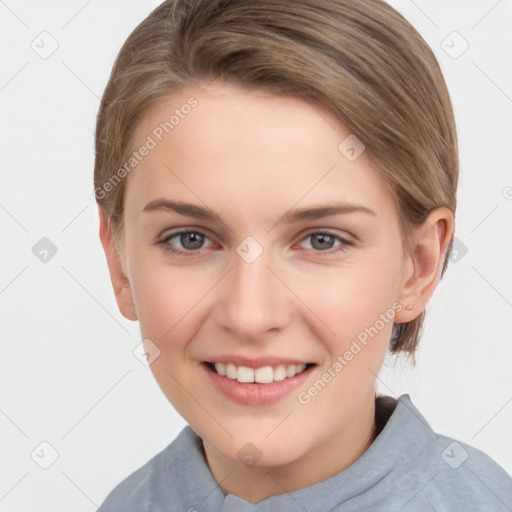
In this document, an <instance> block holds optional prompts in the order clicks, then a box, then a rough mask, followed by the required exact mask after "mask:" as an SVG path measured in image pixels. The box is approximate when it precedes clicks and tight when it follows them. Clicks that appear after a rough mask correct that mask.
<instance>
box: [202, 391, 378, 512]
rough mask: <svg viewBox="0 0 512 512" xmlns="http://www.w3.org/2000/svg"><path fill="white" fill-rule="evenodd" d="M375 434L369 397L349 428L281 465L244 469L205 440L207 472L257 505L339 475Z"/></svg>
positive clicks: (229, 491)
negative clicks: (265, 500) (266, 499)
mask: <svg viewBox="0 0 512 512" xmlns="http://www.w3.org/2000/svg"><path fill="white" fill-rule="evenodd" d="M378 434H379V429H378V425H376V422H375V397H374V396H373V394H372V396H371V397H369V400H368V401H367V402H365V404H364V406H363V407H362V408H361V409H360V411H359V413H358V416H357V417H356V418H354V420H353V421H351V423H350V424H349V425H347V426H346V427H345V428H343V429H342V430H340V431H339V432H337V433H335V434H334V435H333V436H331V437H329V438H327V439H325V440H323V442H321V443H320V444H318V445H315V444H312V445H311V446H312V449H310V450H309V451H307V452H306V453H304V454H303V455H301V456H300V457H298V458H297V459H295V460H293V461H292V462H289V463H287V464H284V465H281V466H266V467H245V466H243V465H241V464H240V463H236V462H234V461H233V460H231V459H228V458H226V457H224V456H223V455H222V454H220V453H219V452H218V451H216V450H215V449H214V448H213V447H212V446H210V445H209V444H208V443H206V442H204V441H203V446H204V451H205V456H206V460H207V463H208V466H209V468H210V471H211V473H212V475H213V477H214V478H215V480H216V482H217V484H218V485H219V487H220V488H221V490H222V491H223V493H224V494H226V495H227V494H233V495H235V496H238V497H239V498H241V499H244V500H246V501H248V502H250V503H257V502H259V501H261V500H263V499H265V498H269V497H270V496H276V495H279V494H284V493H289V492H293V491H296V490H298V489H303V488H305V487H309V486H311V485H314V484H316V483H319V482H322V481H323V480H326V479H328V478H330V477H332V476H334V475H336V474H338V473H339V472H340V471H343V470H344V469H346V468H347V467H349V466H350V465H351V464H353V463H354V462H355V461H356V460H357V459H359V458H360V457H361V455H363V453H364V452H366V450H367V449H368V448H369V447H370V445H371V444H372V442H373V441H374V439H375V438H376V437H377V435H378Z"/></svg>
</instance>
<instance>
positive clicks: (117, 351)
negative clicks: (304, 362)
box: [0, 0, 512, 512]
mask: <svg viewBox="0 0 512 512" xmlns="http://www.w3.org/2000/svg"><path fill="white" fill-rule="evenodd" d="M159 3H160V2H159V1H157V0H152V1H150V0H139V1H137V2H126V1H122V0H109V1H101V2H100V1H99V0H89V1H88V2H87V1H84V0H73V1H66V2H64V1H60V2H57V1H45V2H36V1H34V0H32V1H25V2H20V1H15V0H6V1H3V0H0V24H1V28H0V51H1V68H0V108H1V117H0V130H1V132H0V140H1V141H2V152H1V166H0V172H1V187H0V233H1V253H0V254H1V258H2V259H1V266H0V311H1V322H0V334H1V341H2V357H1V360H0V365H1V366H0V375H1V387H0V389H1V396H0V435H1V439H2V457H1V458H0V470H1V479H0V511H2V512H7V511H8V512H18V511H23V512H30V511H43V510H44V511H66V512H71V511H92V510H95V509H96V507H97V506H98V505H99V504H100V503H101V501H102V500H103V498H104V497H105V496H106V494H107V493H108V492H109V491H110V490H111V489H112V488H113V487H114V485H115V484H117V483H118V482H119V481H120V480H121V479H123V478H124V477H126V476H127V475H128V474H130V473H131V472H132V471H133V470H135V469H136V468H138V467H139V466H140V465H142V464H143V463H144V462H146V461H147V460H148V459H149V458H150V457H151V456H153V455H154V454H156V453H157V452H158V451H160V450H161V449H163V448H164V447H165V446H166V445H167V444H168V443H169V442H170V441H171V440H172V439H174V437H175V436H176V435H177V433H178V432H179V431H180V430H181V429H182V427H183V426H184V425H185V423H184V421H183V419H182V418H181V417H180V416H178V415H177V413H175V412H174V410H173V409H172V407H171V405H170V404H169V403H168V402H167V400H166V399H165V397H164V396H163V394H162V393H161V391H160V389H159V388H158V386H157V384H156V383H155V382H154V380H153V377H152V375H151V373H150V370H149V369H148V368H147V367H145V366H144V365H143V364H141V362H140V361H139V360H138V359H137V358H136V357H135V356H134V354H133V350H134V348H135V347H136V346H137V345H138V344H139V343H140V341H141V340H140V334H139V329H138V324H137V323H133V322H130V321H128V320H126V319H125V318H124V317H122V316H121V314H120V313H119V311H118V309H117V305H116V302H115V298H114V294H113V291H112V289H111V284H110V277H109V274H108V269H107V265H106V261H105V257H104V254H103V250H102V247H101V245H100V240H99V237H98V226H99V223H98V218H97V208H96V203H95V200H94V195H93V181H92V177H93V162H94V148H93V132H94V122H95V117H96V114H97V111H98V106H99V100H100V97H101V95H102V93H103V90H104V87H105V85H106V83H107V80H108V77H109V74H110V71H111V67H112V64H113V62H114V58H115V56H116V55H117V52H118V50H119V48H120V47H121V45H122V43H123V42H124V40H125V39H126V37H127V36H128V35H129V33H130V32H131V31H132V30H133V28H134V27H135V26H136V25H137V24H138V23H139V22H140V21H141V20H142V19H143V18H144V17H145V16H146V15H147V14H148V13H149V12H150V11H151V10H152V9H153V8H154V7H156V6H157V5H158V4H159ZM391 3H392V5H394V6H395V7H396V8H397V9H398V10H399V11H400V12H402V14H404V16H405V17H406V18H407V19H409V20H410V22H411V23H412V24H413V25H414V26H415V27H416V28H417V29H418V30H419V32H420V33H421V34H422V35H423V37H424V38H425V39H426V40H427V42H428V43H429V44H430V45H431V47H432V48H433V50H434V51H435V53H436V55H437V56H438V58H439V60H440V63H441V66H442V69H443V72H444V74H445V77H446V80H447V83H448V87H449V89H450V92H451V95H452V99H453V103H454V108H455V114H456V120H457V125H458V130H459V137H460V157H461V176H460V188H459V196H458V200H459V206H458V212H457V220H456V237H457V239H458V241H457V244H458V245H457V249H458V250H457V255H456V257H455V258H454V260H453V261H452V263H451V264H450V266H449V268H448V271H447V273H446V274H445V277H444V278H443V279H442V281H441V282H440V284H439V286H438V289H437V290H436V292H435V295H434V297H433V299H432V300H431V302H430V303H429V306H428V308H427V311H428V315H427V322H426V327H425V332H424V336H423V339H422V342H421V345H420V349H419V353H418V365H417V367H412V366H411V365H409V364H407V363H405V362H404V361H402V360H401V359H398V360H397V361H396V362H395V360H394V359H389V361H387V363H386V365H385V367H384V368H383V370H382V372H381V374H380V376H379V380H378V385H379V391H381V392H384V393H386V394H390V395H394V396H398V395H400V394H402V393H409V394H410V395H411V397H412V399H413V401H414V402H415V403H416V405H417V406H418V407H419V409H420V411H421V412H422V413H423V414H424V415H425V416H426V418H427V419H428V420H429V422H430V424H431V425H432V427H433V428H434V429H435V430H437V431H438V432H440V433H443V434H447V435H449V436H452V437H455V438H456V439H459V440H462V441H465V442H467V443H469V444H472V445H474V446H476V447H478V448H480V449H482V450H483V451H485V452H486V453H488V454H489V455H490V456H491V457H493V458H494V459H495V460H496V461H497V462H498V463H500V464H501V465H502V466H504V467H505V469H506V470H507V471H508V472H509V473H512V446H511V441H510V432H512V371H511V367H512V365H511V362H510V361H511V357H512V272H511V270H510V269H511V262H512V229H511V226H512V223H511V220H512V172H511V165H510V161H509V158H510V156H509V155H510V148H511V145H512V144H511V143H512V140H511V126H510V120H511V119H512V71H511V64H510V63H511V62H512V59H511V56H512V55H511V54H512V51H511V47H512V35H511V30H510V27H511V26H512V2H511V1H510V0H501V1H496V0H481V1H472V2H468V1H463V0H457V1H449V2H448V1H444V0H436V1H428V2H427V1H426V0H421V1H420V0H417V1H416V2H412V1H410V0H394V1H392V2H391ZM45 31H46V32H47V33H48V34H42V35H41V33H42V32H45ZM454 32H457V34H454ZM56 44H58V48H57V49H56V50H55V52H54V53H53V54H51V55H47V53H49V52H50V51H51V50H52V49H53V48H52V45H56ZM466 44H467V45H469V46H468V48H467V49H466V50H465V51H464V52H463V53H461V52H462V51H463V50H464V49H465V46H466ZM45 52H46V53H45ZM43 57H46V58H43ZM43 237H47V238H48V239H49V240H50V241H51V243H52V244H53V245H54V246H55V247H56V250H57V252H56V253H55V254H54V255H52V253H51V250H50V252H48V253H47V254H46V259H47V261H46V262H43V261H41V260H40V259H39V258H41V257H43V256H45V253H44V252H41V251H44V250H45V247H46V248H47V246H48V241H43V242H40V240H41V239H42V238H43ZM37 244H42V245H37ZM45 244H46V245H45ZM34 246H35V247H36V249H34V250H33V248H34ZM34 252H35V253H36V254H34ZM37 255H38V256H39V257H37ZM42 442H43V443H45V444H42V445H41V443H42ZM54 459H55V460H54ZM50 464H51V465H50ZM48 465H49V467H48V468H47V469H43V467H41V466H48Z"/></svg>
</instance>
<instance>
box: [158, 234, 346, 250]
mask: <svg viewBox="0 0 512 512" xmlns="http://www.w3.org/2000/svg"><path fill="white" fill-rule="evenodd" d="M187 233H195V234H200V235H202V236H204V237H205V238H208V237H207V236H206V234H205V233H203V232H201V231H198V230H195V229H183V230H180V231H176V232H174V233H169V235H167V236H166V237H165V238H164V239H162V240H159V241H158V242H157V244H159V245H161V246H162V249H163V250H164V251H165V252H168V253H171V254H177V255H180V256H185V257H193V256H196V255H197V253H198V252H199V251H200V250H201V249H196V250H191V251H180V250H177V249H174V248H173V247H172V246H171V245H170V244H169V243H168V242H169V241H170V240H172V239H173V238H176V237H179V236H181V235H184V234H187ZM313 235H327V236H331V237H333V238H334V239H336V240H337V241H339V242H341V243H342V245H339V246H338V247H337V248H335V249H330V250H327V251H317V250H315V249H311V250H312V251H314V252H316V253H318V254H321V255H332V254H334V253H337V252H343V251H345V250H346V249H347V246H351V245H353V244H352V242H349V241H348V240H345V239H344V238H341V237H340V236H339V235H336V234H334V233H331V232H329V231H312V232H310V233H308V234H307V235H306V236H305V237H304V238H302V240H301V241H304V240H306V239H307V238H309V237H311V236H313Z"/></svg>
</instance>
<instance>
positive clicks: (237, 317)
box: [217, 250, 293, 341]
mask: <svg viewBox="0 0 512 512" xmlns="http://www.w3.org/2000/svg"><path fill="white" fill-rule="evenodd" d="M271 260H272V258H271V255H270V251H266V250H263V252H262V253H261V254H260V255H259V256H258V257H257V258H256V259H255V260H254V261H251V258H247V257H246V255H245V254H244V253H243V252H240V253H238V252H237V253H235V254H234V257H233V268H232V269H231V271H230V272H229V274H228V275H227V276H226V278H225V280H224V285H223V287H222V291H221V293H222V298H221V300H220V301H219V304H218V308H217V320H218V322H219V324H220V326H221V327H222V328H224V329H227V330H230V331H231V333H232V334H233V335H236V336H237V337H238V338H240V339H244V340H245V341H259V340H263V339H265V338H267V337H269V336H272V335H275V334H276V332H278V331H279V330H282V329H283V328H284V327H285V326H286V325H287V323H288V322H289V321H290V317H291V306H292V304H291V301H290V296H291V295H293V294H292V292H291V291H290V289H289V288H288V287H287V286H286V284H285V283H286V279H284V276H282V275H279V274H280V272H279V271H276V269H275V267H276V265H275V264H273V262H272V261H271ZM273 267H274V268H273ZM281 274H282V272H281Z"/></svg>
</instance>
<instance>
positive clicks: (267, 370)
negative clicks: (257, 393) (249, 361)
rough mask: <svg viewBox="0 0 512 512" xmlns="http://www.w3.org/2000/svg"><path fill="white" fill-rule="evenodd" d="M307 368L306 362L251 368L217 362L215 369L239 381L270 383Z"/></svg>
mask: <svg viewBox="0 0 512 512" xmlns="http://www.w3.org/2000/svg"><path fill="white" fill-rule="evenodd" d="M305 369H306V365H305V364H299V365H294V364H289V365H284V364H280V365H277V366H276V367H272V366H262V367H261V368H256V369H254V368H249V367H247V366H235V365H234V364H233V363H227V364H224V363H215V371H216V372H217V373H218V374H219V375H222V376H225V377H227V378H228V379H232V380H237V381H238V382H243V383H250V382H257V383H259V384H270V383H271V382H277V381H281V380H284V379H286V378H291V377H295V375H298V374H299V373H301V372H303V371H304V370H305Z"/></svg>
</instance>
